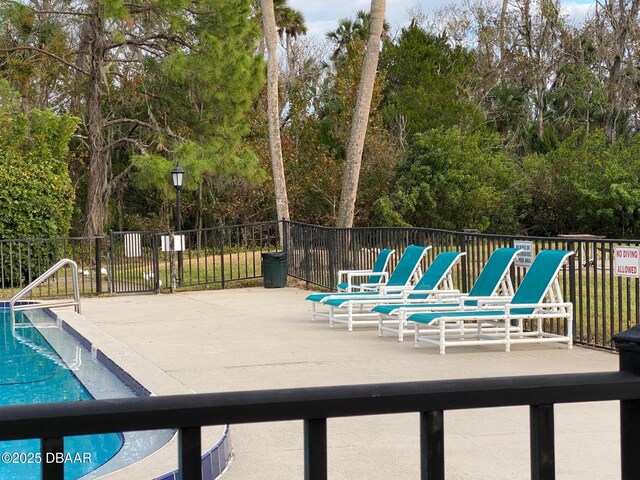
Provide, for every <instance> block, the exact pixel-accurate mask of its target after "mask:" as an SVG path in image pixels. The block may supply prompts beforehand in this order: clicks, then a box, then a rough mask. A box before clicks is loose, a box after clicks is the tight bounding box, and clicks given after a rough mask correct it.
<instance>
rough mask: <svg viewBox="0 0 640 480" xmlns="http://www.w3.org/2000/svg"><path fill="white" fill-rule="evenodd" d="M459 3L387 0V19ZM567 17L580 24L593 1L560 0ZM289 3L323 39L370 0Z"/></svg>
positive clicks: (401, 21) (394, 25) (398, 20)
mask: <svg viewBox="0 0 640 480" xmlns="http://www.w3.org/2000/svg"><path fill="white" fill-rule="evenodd" d="M454 1H459V0H429V1H427V0H387V14H386V19H387V21H388V22H389V23H390V24H391V30H392V31H396V30H397V29H399V28H400V27H402V26H405V25H408V24H409V18H410V17H411V15H410V12H411V11H412V10H415V9H420V10H422V11H423V12H425V13H427V14H429V13H430V12H433V11H434V10H436V9H438V8H439V7H441V6H444V5H447V4H449V3H453V2H454ZM560 1H561V3H562V6H563V9H564V11H565V13H566V14H568V15H569V17H570V18H571V19H572V20H574V21H577V22H579V21H580V20H581V19H582V18H584V16H585V15H586V14H587V12H588V10H589V8H591V7H592V5H593V4H594V1H593V0H560ZM288 4H289V5H290V6H291V7H292V8H295V9H296V10H299V11H301V12H302V13H303V15H304V18H305V21H306V23H307V28H308V31H309V34H310V35H311V36H318V37H322V36H324V34H325V33H326V32H328V31H329V30H333V29H335V28H336V26H337V24H338V20H339V19H341V18H349V17H350V18H353V17H355V12H357V11H358V10H365V11H369V9H370V8H371V0H289V2H288Z"/></svg>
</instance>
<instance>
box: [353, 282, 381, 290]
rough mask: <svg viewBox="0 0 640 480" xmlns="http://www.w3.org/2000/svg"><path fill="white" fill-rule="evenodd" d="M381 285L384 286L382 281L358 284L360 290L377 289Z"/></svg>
mask: <svg viewBox="0 0 640 480" xmlns="http://www.w3.org/2000/svg"><path fill="white" fill-rule="evenodd" d="M382 287H384V283H382V282H379V283H361V284H360V285H358V288H359V289H360V291H363V292H365V291H379V290H380V289H381V288H382Z"/></svg>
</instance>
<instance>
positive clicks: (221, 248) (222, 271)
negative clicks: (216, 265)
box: [220, 227, 224, 290]
mask: <svg viewBox="0 0 640 480" xmlns="http://www.w3.org/2000/svg"><path fill="white" fill-rule="evenodd" d="M220 268H221V272H220V275H221V276H220V281H221V286H222V289H223V290H224V227H222V228H220Z"/></svg>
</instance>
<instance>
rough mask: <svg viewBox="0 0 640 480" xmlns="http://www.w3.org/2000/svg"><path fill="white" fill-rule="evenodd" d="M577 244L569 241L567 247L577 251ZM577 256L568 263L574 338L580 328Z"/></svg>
mask: <svg viewBox="0 0 640 480" xmlns="http://www.w3.org/2000/svg"><path fill="white" fill-rule="evenodd" d="M574 248H575V245H574V243H573V242H572V241H571V242H568V243H567V249H568V250H571V251H575V250H574ZM575 260H576V259H575V256H572V257H570V258H569V260H568V263H569V301H570V302H571V303H572V304H573V317H574V318H573V325H574V329H573V340H575V339H576V338H577V336H578V328H577V324H578V322H576V318H575V317H576V313H577V312H578V306H577V305H576V299H577V298H576V261H575ZM564 334H565V335H566V334H567V325H566V323H565V326H564Z"/></svg>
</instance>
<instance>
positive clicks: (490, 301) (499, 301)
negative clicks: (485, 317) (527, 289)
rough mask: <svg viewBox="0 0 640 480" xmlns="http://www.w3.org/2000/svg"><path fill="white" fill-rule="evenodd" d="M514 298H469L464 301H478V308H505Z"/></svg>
mask: <svg viewBox="0 0 640 480" xmlns="http://www.w3.org/2000/svg"><path fill="white" fill-rule="evenodd" d="M512 298H513V297H467V298H465V299H464V300H477V301H478V308H483V307H487V306H491V305H498V306H505V305H507V304H508V303H509V302H510V301H511V299H512Z"/></svg>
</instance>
